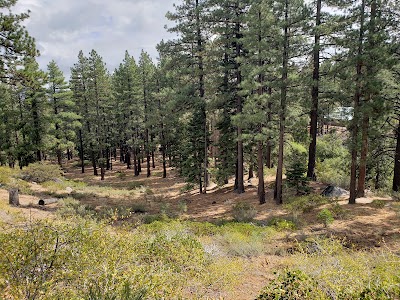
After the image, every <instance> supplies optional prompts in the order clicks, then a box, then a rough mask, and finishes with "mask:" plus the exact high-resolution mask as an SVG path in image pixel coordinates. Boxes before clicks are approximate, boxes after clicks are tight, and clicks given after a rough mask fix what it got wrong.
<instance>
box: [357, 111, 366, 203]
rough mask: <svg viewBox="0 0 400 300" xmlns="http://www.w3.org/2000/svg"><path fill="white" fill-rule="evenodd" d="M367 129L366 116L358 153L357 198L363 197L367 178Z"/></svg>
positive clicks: (363, 121)
mask: <svg viewBox="0 0 400 300" xmlns="http://www.w3.org/2000/svg"><path fill="white" fill-rule="evenodd" d="M368 129H369V118H368V116H364V117H363V120H362V134H361V135H362V137H361V153H360V166H359V171H358V184H357V197H364V196H365V178H366V176H367V154H368Z"/></svg>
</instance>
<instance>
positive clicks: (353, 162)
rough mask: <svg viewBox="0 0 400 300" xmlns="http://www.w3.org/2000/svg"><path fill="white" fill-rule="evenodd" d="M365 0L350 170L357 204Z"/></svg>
mask: <svg viewBox="0 0 400 300" xmlns="http://www.w3.org/2000/svg"><path fill="white" fill-rule="evenodd" d="M365 1H366V0H362V3H361V19H360V31H359V36H358V50H357V55H358V57H357V65H356V91H355V95H354V117H353V120H352V130H351V131H352V144H351V170H350V197H349V204H355V203H356V198H357V189H356V185H357V158H358V132H359V119H360V116H359V115H360V99H361V76H362V65H363V60H362V57H361V56H362V54H363V40H364V18H365V15H364V14H365Z"/></svg>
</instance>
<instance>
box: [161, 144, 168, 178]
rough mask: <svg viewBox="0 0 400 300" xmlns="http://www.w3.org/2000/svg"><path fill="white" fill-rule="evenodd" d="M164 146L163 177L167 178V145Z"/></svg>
mask: <svg viewBox="0 0 400 300" xmlns="http://www.w3.org/2000/svg"><path fill="white" fill-rule="evenodd" d="M161 147H162V166H163V178H167V161H166V156H165V146H161Z"/></svg>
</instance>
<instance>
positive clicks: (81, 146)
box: [79, 129, 85, 174]
mask: <svg viewBox="0 0 400 300" xmlns="http://www.w3.org/2000/svg"><path fill="white" fill-rule="evenodd" d="M79 146H80V149H79V150H80V151H79V154H80V156H81V157H80V159H81V171H82V174H83V173H85V161H84V159H85V158H84V151H83V137H82V130H81V129H79Z"/></svg>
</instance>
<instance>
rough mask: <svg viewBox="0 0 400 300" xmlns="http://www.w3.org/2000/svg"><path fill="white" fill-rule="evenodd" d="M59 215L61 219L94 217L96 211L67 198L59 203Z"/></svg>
mask: <svg viewBox="0 0 400 300" xmlns="http://www.w3.org/2000/svg"><path fill="white" fill-rule="evenodd" d="M58 206H59V207H58V209H57V214H59V215H60V216H61V217H75V216H80V217H94V215H95V211H94V210H93V209H92V208H90V207H89V206H87V205H84V204H81V203H80V202H79V201H78V200H76V199H74V198H72V197H67V198H64V199H62V200H60V201H59V202H58Z"/></svg>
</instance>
